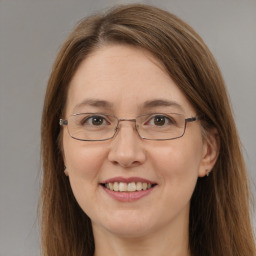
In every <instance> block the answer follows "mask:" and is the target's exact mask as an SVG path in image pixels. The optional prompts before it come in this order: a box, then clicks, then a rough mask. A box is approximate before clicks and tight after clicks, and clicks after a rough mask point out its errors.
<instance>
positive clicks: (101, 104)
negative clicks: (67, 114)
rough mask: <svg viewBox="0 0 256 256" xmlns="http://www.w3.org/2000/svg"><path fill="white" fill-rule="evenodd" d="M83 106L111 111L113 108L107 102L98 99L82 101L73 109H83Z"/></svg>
mask: <svg viewBox="0 0 256 256" xmlns="http://www.w3.org/2000/svg"><path fill="white" fill-rule="evenodd" d="M83 106H91V107H98V108H108V109H111V108H112V107H113V104H111V103H110V102H108V101H105V100H99V99H86V100H84V101H82V102H81V103H79V104H77V105H76V106H75V107H74V110H76V109H78V108H80V107H83Z"/></svg>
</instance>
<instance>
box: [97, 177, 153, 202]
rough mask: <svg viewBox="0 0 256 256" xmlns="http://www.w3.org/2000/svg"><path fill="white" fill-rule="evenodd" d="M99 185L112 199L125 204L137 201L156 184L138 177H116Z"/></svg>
mask: <svg viewBox="0 0 256 256" xmlns="http://www.w3.org/2000/svg"><path fill="white" fill-rule="evenodd" d="M101 185H102V187H103V189H104V190H105V192H107V194H109V195H110V196H111V197H112V198H114V199H116V200H118V201H122V202H126V201H134V200H138V199H140V198H142V197H144V196H146V195H148V194H149V193H150V192H151V191H152V190H153V189H154V187H155V186H156V185H157V184H156V183H154V182H151V181H149V180H146V179H142V178H138V177H131V178H122V177H116V178H112V179H109V180H106V181H104V182H103V183H101Z"/></svg>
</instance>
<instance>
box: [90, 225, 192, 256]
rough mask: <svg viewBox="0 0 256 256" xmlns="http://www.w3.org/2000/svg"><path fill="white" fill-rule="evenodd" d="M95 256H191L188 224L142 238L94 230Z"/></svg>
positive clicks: (164, 229) (165, 228)
mask: <svg viewBox="0 0 256 256" xmlns="http://www.w3.org/2000/svg"><path fill="white" fill-rule="evenodd" d="M93 232H94V238H95V254H94V256H105V255H112V256H120V255H122V256H128V255H129V256H130V255H140V256H144V255H146V256H155V255H159V256H167V255H168V256H190V252H189V242H188V241H189V239H188V237H189V236H188V222H187V223H183V225H182V226H181V225H179V228H178V229H176V228H174V229H170V228H169V227H162V228H161V229H160V230H157V231H152V232H151V233H150V234H147V235H144V236H140V237H123V236H119V235H116V234H113V233H111V232H109V231H106V230H104V231H103V230H102V229H101V228H98V227H95V226H94V228H93Z"/></svg>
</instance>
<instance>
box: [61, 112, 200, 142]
mask: <svg viewBox="0 0 256 256" xmlns="http://www.w3.org/2000/svg"><path fill="white" fill-rule="evenodd" d="M83 114H95V115H104V116H112V117H114V118H115V119H116V120H117V125H116V127H115V132H114V134H113V136H112V137H110V138H107V139H101V140H88V139H78V138H75V137H73V136H72V135H71V134H70V132H69V129H68V134H69V136H70V137H71V138H72V139H75V140H80V141H106V140H111V139H113V138H114V137H115V135H116V134H117V132H118V130H119V124H120V122H123V121H128V122H134V123H135V130H136V132H137V134H138V135H139V137H140V138H141V139H143V140H155V141H164V140H175V139H178V138H181V137H183V136H184V134H185V132H186V128H187V123H192V122H195V121H197V120H200V117H199V116H193V117H188V118H185V124H184V131H183V133H182V135H180V136H178V137H175V138H170V139H148V138H145V137H143V136H141V135H140V133H139V131H138V129H137V126H136V120H137V118H138V117H142V116H146V115H157V114H159V115H166V114H176V115H183V114H178V113H150V114H143V115H140V116H137V117H136V118H131V119H129V118H128V119H127V118H117V117H116V116H114V115H108V114H103V113H76V114H72V115H70V117H71V116H77V115H83ZM184 117H185V116H184ZM59 125H60V126H62V127H64V126H67V128H68V119H59Z"/></svg>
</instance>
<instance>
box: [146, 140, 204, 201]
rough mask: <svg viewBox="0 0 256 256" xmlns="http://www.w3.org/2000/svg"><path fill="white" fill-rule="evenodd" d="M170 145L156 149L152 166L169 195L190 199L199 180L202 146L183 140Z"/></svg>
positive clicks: (152, 154)
mask: <svg viewBox="0 0 256 256" xmlns="http://www.w3.org/2000/svg"><path fill="white" fill-rule="evenodd" d="M199 141H200V140H199ZM176 142H177V143H176ZM184 142H185V140H184ZM170 144H171V145H169V146H168V145H166V146H164V147H160V146H159V147H156V148H157V150H154V152H151V155H150V158H151V159H152V165H153V166H154V169H155V170H157V175H158V176H159V180H160V181H161V183H162V184H164V186H163V187H164V188H165V189H166V191H165V192H166V193H167V194H168V193H169V194H170V195H172V196H173V198H181V197H185V198H188V199H190V197H191V195H192V193H193V190H194V187H195V185H196V181H197V179H198V172H199V167H200V163H201V152H202V151H201V150H202V149H201V144H200V143H198V142H197V144H196V143H195V144H194V143H183V140H182V139H180V140H179V141H178V140H177V141H175V142H174V141H172V142H170Z"/></svg>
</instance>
